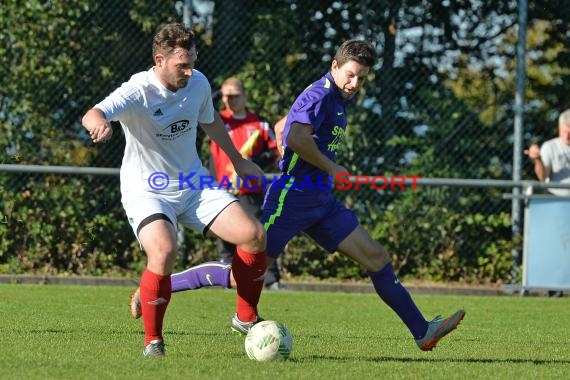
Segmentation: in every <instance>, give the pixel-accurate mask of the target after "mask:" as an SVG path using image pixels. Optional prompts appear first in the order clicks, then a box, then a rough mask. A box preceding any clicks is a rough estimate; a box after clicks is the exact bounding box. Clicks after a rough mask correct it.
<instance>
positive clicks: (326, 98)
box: [279, 72, 349, 186]
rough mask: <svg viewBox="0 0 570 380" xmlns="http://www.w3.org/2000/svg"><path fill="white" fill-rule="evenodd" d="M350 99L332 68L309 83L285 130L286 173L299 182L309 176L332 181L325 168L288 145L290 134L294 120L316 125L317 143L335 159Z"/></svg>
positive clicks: (283, 164)
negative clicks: (342, 93) (335, 79)
mask: <svg viewBox="0 0 570 380" xmlns="http://www.w3.org/2000/svg"><path fill="white" fill-rule="evenodd" d="M348 102H349V101H347V100H344V99H343V98H342V97H341V95H340V93H339V90H338V89H337V86H336V84H335V83H334V79H333V77H332V75H331V73H330V72H329V73H327V74H326V75H325V76H323V77H322V78H321V79H319V80H318V81H316V82H314V83H313V84H311V85H310V86H309V87H307V88H306V89H305V91H303V92H302V93H301V94H300V95H299V96H298V97H297V99H296V100H295V103H293V106H292V107H291V110H290V111H289V114H288V115H287V122H286V123H285V129H284V131H283V148H284V150H285V151H284V154H283V158H282V159H281V161H280V162H279V168H280V169H281V172H282V173H284V174H286V175H288V176H293V177H295V178H296V182H297V181H299V180H302V179H305V180H307V179H308V178H310V180H311V182H312V183H313V184H317V183H322V184H325V183H327V181H330V178H329V175H328V174H327V173H326V172H325V171H323V170H321V169H319V168H317V167H315V166H313V165H311V164H309V163H307V162H305V161H303V160H302V159H301V158H299V156H298V155H297V154H296V153H295V152H293V151H292V150H291V149H289V148H287V143H286V140H287V135H288V134H289V130H290V128H291V124H293V123H300V124H310V125H311V126H312V127H313V140H314V141H315V143H316V144H317V147H318V148H319V150H320V151H321V153H323V154H324V155H325V156H327V157H328V158H330V159H331V160H334V158H335V156H336V152H337V150H338V149H339V148H340V145H341V144H342V142H343V140H344V133H345V130H346V114H345V105H346V104H347V103H348ZM315 186H316V185H315Z"/></svg>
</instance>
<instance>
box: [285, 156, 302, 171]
mask: <svg viewBox="0 0 570 380" xmlns="http://www.w3.org/2000/svg"><path fill="white" fill-rule="evenodd" d="M298 159H299V155H298V154H297V153H295V152H293V156H292V157H291V161H290V162H289V167H288V168H287V173H286V174H287V175H289V174H291V170H293V168H294V167H295V164H296V163H297V160H298Z"/></svg>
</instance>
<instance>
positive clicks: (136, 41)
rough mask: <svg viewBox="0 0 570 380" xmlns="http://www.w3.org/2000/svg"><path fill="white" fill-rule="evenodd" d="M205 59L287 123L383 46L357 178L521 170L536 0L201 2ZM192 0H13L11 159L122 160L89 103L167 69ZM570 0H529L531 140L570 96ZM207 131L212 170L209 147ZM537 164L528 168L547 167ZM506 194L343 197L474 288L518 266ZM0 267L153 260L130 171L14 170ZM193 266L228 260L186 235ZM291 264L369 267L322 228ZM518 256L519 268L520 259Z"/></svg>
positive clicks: (355, 156) (403, 259)
mask: <svg viewBox="0 0 570 380" xmlns="http://www.w3.org/2000/svg"><path fill="white" fill-rule="evenodd" d="M186 3H191V17H190V18H188V19H186V20H184V21H186V22H188V23H191V24H192V27H193V28H194V30H195V31H196V33H197V36H198V37H199V39H198V50H199V61H198V63H197V68H198V69H199V70H200V71H202V72H204V73H205V74H206V75H207V77H208V78H210V80H211V83H212V88H213V90H216V89H217V88H218V87H219V85H220V84H221V82H222V81H223V79H224V78H225V77H227V76H230V75H237V76H238V77H240V78H242V79H243V80H244V82H245V85H246V88H247V91H248V95H249V106H250V108H251V109H252V110H254V111H255V112H258V113H260V114H261V115H263V116H265V117H266V118H267V119H268V120H269V121H271V122H272V123H273V122H275V121H277V120H278V119H279V118H280V117H282V116H283V115H285V114H286V112H287V110H288V107H289V105H290V104H291V103H292V102H293V100H294V99H295V97H296V95H297V94H298V93H299V92H301V91H302V90H303V89H304V88H305V87H306V86H307V85H308V84H309V83H311V82H313V81H314V80H316V79H317V78H319V77H320V76H322V75H323V74H324V73H325V72H326V71H327V70H328V68H329V65H330V61H331V57H332V55H333V54H334V51H335V49H336V47H337V46H338V45H340V43H342V42H343V41H344V40H346V39H349V38H362V39H367V40H370V41H372V42H373V43H374V44H375V46H376V49H377V52H378V56H379V60H378V63H377V64H376V66H375V67H374V69H373V70H371V73H370V76H369V78H368V84H367V85H366V87H365V89H364V90H363V91H362V93H361V94H360V96H359V98H358V101H357V107H354V108H352V109H350V110H349V129H348V133H347V138H346V141H345V145H344V147H343V149H342V151H341V153H340V157H339V158H340V160H342V161H343V164H344V165H345V166H346V167H347V168H348V169H349V170H351V172H352V173H353V174H366V175H377V174H384V175H390V174H400V175H411V174H418V175H422V176H423V177H424V178H475V179H511V178H512V167H513V164H512V161H513V153H512V152H513V143H512V142H513V125H514V112H513V104H514V98H515V90H516V87H515V86H516V43H517V31H518V26H517V20H518V1H512V0H508V1H502V2H496V1H486V0H453V1H451V0H447V1H437V2H436V1H425V0H421V1H420V0H410V1H404V0H399V1H398V0H394V1H387V0H356V1H344V2H341V1H331V0H323V1H318V2H315V1H307V0H272V1H253V0H231V1H230V0H217V1H203V0H194V1H191V2H186ZM183 5H184V2H180V1H179V2H176V1H164V0H158V1H157V0H153V1H149V0H134V1H132V2H125V1H118V0H103V1H93V0H67V1H61V0H54V1H47V2H46V1H40V0H27V1H23V2H22V1H16V0H5V1H4V2H3V5H2V7H1V8H0V30H1V32H0V131H1V133H0V164H19V165H30V164H33V165H71V166H92V167H112V168H118V167H120V164H121V158H122V150H123V147H124V138H123V135H122V133H121V130H120V126H115V127H116V128H115V132H116V133H115V135H114V138H113V139H112V140H111V141H110V142H109V143H107V144H104V145H99V146H93V144H92V143H91V142H90V141H89V138H88V136H87V134H86V133H85V131H84V130H83V129H82V127H81V124H80V121H81V117H82V115H83V114H84V113H85V112H86V110H88V109H89V108H90V107H92V106H93V105H94V104H95V103H96V102H97V101H99V100H100V99H102V98H103V97H105V96H106V95H107V94H108V93H110V92H111V91H112V90H113V89H115V88H116V87H117V86H119V85H120V84H121V83H122V82H123V81H126V80H128V78H129V77H130V75H132V74H134V73H136V72H138V71H141V70H145V69H147V68H149V67H150V66H152V56H151V41H152V36H153V34H154V33H155V32H156V30H157V29H158V28H159V27H160V26H161V25H162V24H164V23H166V22H170V21H180V22H182V21H183V8H184V7H183ZM569 25H570V6H568V2H567V1H565V0H559V1H546V0H536V1H529V2H528V31H527V38H528V41H527V49H528V51H527V55H526V65H527V83H526V94H525V96H526V102H525V110H524V111H525V129H524V136H523V139H524V142H525V145H528V144H530V143H532V142H538V143H540V142H543V141H544V140H546V139H549V138H552V137H554V136H555V135H556V126H557V124H556V122H557V117H558V114H559V112H560V111H561V110H563V109H565V108H568V106H569V104H568V94H569V93H570V67H569V64H568V62H570V49H569V46H570V31H569ZM202 139H203V136H201V138H200V141H199V144H200V145H201V150H202V152H203V153H204V154H203V160H204V163H205V164H206V165H207V161H208V157H207V149H206V148H205V145H204V144H203V143H202ZM523 162H524V178H528V179H533V178H534V176H533V173H532V166H531V164H530V163H529V162H527V161H523ZM503 191H504V190H503V189H494V188H450V187H431V188H430V187H422V188H420V189H418V190H417V191H381V192H378V191H374V190H372V189H362V190H359V191H357V192H343V193H339V194H338V196H339V197H341V199H343V200H344V201H345V202H346V203H347V204H349V205H350V206H351V207H353V208H354V209H355V210H357V211H358V212H359V215H360V217H361V221H362V223H363V225H364V226H365V227H366V228H367V229H368V230H369V231H370V232H371V234H372V235H373V237H374V238H377V239H378V240H379V241H381V242H382V243H383V244H385V245H386V247H387V249H388V251H389V252H390V253H391V254H392V255H393V258H394V263H395V266H396V268H397V269H398V271H399V273H400V275H401V276H402V277H404V278H405V277H413V278H421V279H427V280H435V281H466V282H474V283H490V282H492V283H499V282H505V281H506V282H510V281H512V280H513V276H517V274H516V273H517V271H516V268H517V264H518V263H515V262H513V258H512V256H511V251H512V250H513V249H520V246H521V242H520V241H519V240H520V239H518V238H513V236H512V233H511V225H510V223H511V219H510V208H511V204H510V202H507V201H505V200H503V199H502V198H501V195H502V192H503ZM0 202H1V203H0V207H1V208H0V213H1V215H0V216H2V218H3V220H2V223H1V224H0V272H4V273H30V272H32V273H43V274H84V275H85V274H90V275H117V274H121V275H127V276H135V275H137V274H138V270H139V269H140V268H142V267H143V266H144V260H145V258H144V254H143V253H141V252H140V249H139V247H138V244H137V243H136V241H135V239H134V236H133V234H132V231H131V230H130V227H129V225H128V223H127V222H126V218H125V216H124V212H123V211H122V208H121V205H120V193H119V186H118V178H115V177H113V176H93V175H90V176H84V175H83V176H79V175H77V176H73V175H55V174H42V175H40V174H30V173H9V172H0ZM184 237H185V239H184V244H183V246H182V247H181V251H182V252H183V254H182V255H181V257H183V260H181V262H180V264H179V265H180V267H182V266H186V265H191V264H195V263H198V262H201V261H203V260H205V259H213V258H215V257H216V252H215V248H214V244H213V242H212V241H209V240H206V241H204V240H202V239H201V238H200V237H199V236H198V235H197V234H196V233H193V232H186V233H185V235H184ZM283 265H284V270H285V271H286V275H291V276H295V277H317V278H325V277H335V278H338V279H343V280H353V279H360V278H364V277H365V274H364V273H363V272H362V270H361V269H360V268H358V267H357V266H356V265H355V264H354V263H352V262H350V261H349V260H347V259H344V258H342V257H340V256H338V255H336V254H335V255H329V256H325V255H324V253H323V252H322V250H321V249H319V248H318V247H316V246H315V245H314V244H313V243H312V242H311V241H310V240H309V239H308V238H306V237H304V236H301V237H298V238H296V239H295V240H293V241H292V242H291V244H289V246H288V248H287V252H286V254H285V256H284V258H283ZM513 268H515V271H513V270H512V269H513Z"/></svg>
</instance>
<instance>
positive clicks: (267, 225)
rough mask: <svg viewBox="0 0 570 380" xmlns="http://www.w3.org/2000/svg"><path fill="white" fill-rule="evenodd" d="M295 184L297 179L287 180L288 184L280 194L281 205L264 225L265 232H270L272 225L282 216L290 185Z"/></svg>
mask: <svg viewBox="0 0 570 380" xmlns="http://www.w3.org/2000/svg"><path fill="white" fill-rule="evenodd" d="M294 182H295V178H292V177H291V178H289V179H288V180H287V184H286V185H285V186H283V189H282V190H281V194H279V204H278V205H277V210H275V213H274V214H272V215H271V216H270V217H269V219H268V220H267V222H265V223H264V224H263V228H264V229H265V231H267V230H269V227H271V225H272V224H273V223H275V219H277V218H278V217H280V216H281V211H283V204H284V203H285V197H286V196H287V194H288V193H289V188H290V185H292V184H293V183H294Z"/></svg>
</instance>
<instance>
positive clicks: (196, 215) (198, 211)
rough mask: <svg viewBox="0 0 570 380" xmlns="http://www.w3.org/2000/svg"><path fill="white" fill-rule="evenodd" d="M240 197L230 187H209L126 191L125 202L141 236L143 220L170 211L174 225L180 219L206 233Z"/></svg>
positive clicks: (169, 217) (167, 215)
mask: <svg viewBox="0 0 570 380" xmlns="http://www.w3.org/2000/svg"><path fill="white" fill-rule="evenodd" d="M237 200H238V199H237V198H236V197H235V196H233V195H232V194H230V193H229V192H228V191H226V190H222V189H216V188H213V189H209V188H207V187H206V188H205V189H203V190H192V189H184V190H179V191H164V192H160V191H156V192H152V191H142V192H136V193H135V192H126V193H123V196H122V199H121V202H122V203H123V208H124V209H125V212H126V214H127V217H128V218H129V223H130V225H131V228H132V229H133V232H134V233H135V236H136V237H137V239H138V233H137V232H138V229H139V226H140V224H141V222H142V221H143V220H145V219H146V218H148V217H149V216H151V215H155V214H164V215H166V217H168V219H169V220H170V222H172V224H173V225H174V228H177V224H178V223H180V224H181V225H183V226H185V227H189V228H192V229H193V230H195V231H197V232H200V233H202V234H204V233H205V232H206V227H208V226H209V225H210V223H212V221H213V220H214V219H215V218H216V216H218V214H220V212H222V210H224V209H225V208H226V207H228V205H229V204H230V203H232V202H236V201H237Z"/></svg>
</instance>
